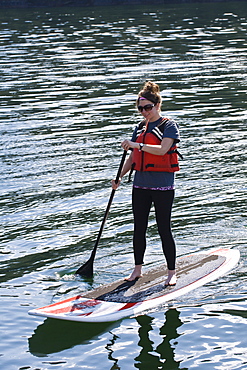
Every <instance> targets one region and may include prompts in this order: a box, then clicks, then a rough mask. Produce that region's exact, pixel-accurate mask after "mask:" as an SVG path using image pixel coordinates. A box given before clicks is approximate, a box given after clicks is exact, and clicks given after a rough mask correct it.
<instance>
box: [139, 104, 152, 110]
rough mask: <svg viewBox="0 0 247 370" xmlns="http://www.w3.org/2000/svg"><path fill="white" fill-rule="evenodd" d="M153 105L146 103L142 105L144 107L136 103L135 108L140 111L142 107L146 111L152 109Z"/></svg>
mask: <svg viewBox="0 0 247 370" xmlns="http://www.w3.org/2000/svg"><path fill="white" fill-rule="evenodd" d="M154 106H155V104H146V105H144V107H143V106H141V105H138V107H137V109H138V110H139V112H142V111H143V109H144V110H145V111H146V112H150V111H151V110H152V109H153V107H154Z"/></svg>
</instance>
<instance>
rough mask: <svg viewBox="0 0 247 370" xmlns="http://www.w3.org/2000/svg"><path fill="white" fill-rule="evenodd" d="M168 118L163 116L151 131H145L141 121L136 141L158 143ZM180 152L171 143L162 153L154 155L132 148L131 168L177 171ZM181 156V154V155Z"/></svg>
mask: <svg viewBox="0 0 247 370" xmlns="http://www.w3.org/2000/svg"><path fill="white" fill-rule="evenodd" d="M167 121H168V118H164V119H163V120H162V121H161V123H160V124H159V125H158V126H156V127H155V128H154V129H153V130H152V131H151V132H148V133H147V132H146V127H145V126H143V123H141V124H140V126H139V128H140V129H139V130H137V138H136V142H137V143H143V144H150V145H160V144H161V141H162V138H163V131H164V125H165V123H166V122H167ZM179 155H180V156H181V154H180V153H179V152H178V150H177V146H176V145H173V146H172V147H171V148H170V150H168V152H167V153H166V154H164V155H154V154H150V153H147V152H144V151H142V150H139V149H134V150H133V154H132V168H133V169H134V170H137V171H155V172H176V171H179V164H178V156H179ZM181 157H182V156H181Z"/></svg>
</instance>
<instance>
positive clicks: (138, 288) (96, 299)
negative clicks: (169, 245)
mask: <svg viewBox="0 0 247 370" xmlns="http://www.w3.org/2000/svg"><path fill="white" fill-rule="evenodd" d="M239 258H240V254H239V251H238V250H233V249H223V248H222V249H214V250H208V251H206V252H198V253H192V254H190V255H187V256H183V257H179V258H178V259H177V277H178V280H177V284H176V285H175V286H173V287H170V286H168V287H167V286H165V285H164V280H165V277H166V269H165V267H164V266H163V265H164V264H163V265H162V266H161V265H160V266H157V267H155V268H153V269H150V270H148V271H147V272H145V273H144V274H143V277H141V278H139V279H137V280H135V281H125V280H120V281H117V282H114V283H112V284H108V285H103V286H100V287H99V288H96V289H94V290H92V291H88V292H85V293H82V294H81V295H77V296H75V297H72V298H68V299H66V300H64V301H61V302H57V303H54V304H51V305H49V306H45V307H41V308H37V309H33V310H30V311H29V312H28V313H29V314H30V315H36V316H44V317H50V318H56V319H62V320H71V321H84V322H107V321H115V320H119V319H122V318H124V317H128V316H132V315H137V314H139V313H141V312H143V311H145V310H147V309H151V308H154V307H157V306H159V305H161V304H163V303H165V302H167V301H169V300H172V299H175V298H177V297H179V296H181V295H182V294H185V293H188V292H190V291H191V290H193V289H195V288H198V287H200V286H202V285H204V284H206V283H208V282H210V281H212V280H215V279H217V278H219V277H220V276H222V275H224V274H225V273H227V272H228V271H230V270H231V269H232V268H233V267H234V266H235V265H236V264H237V263H238V261H239Z"/></svg>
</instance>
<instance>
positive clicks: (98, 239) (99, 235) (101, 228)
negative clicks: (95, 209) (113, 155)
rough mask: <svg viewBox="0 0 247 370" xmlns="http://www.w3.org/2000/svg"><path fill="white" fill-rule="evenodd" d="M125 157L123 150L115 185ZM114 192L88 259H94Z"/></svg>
mask: <svg viewBox="0 0 247 370" xmlns="http://www.w3.org/2000/svg"><path fill="white" fill-rule="evenodd" d="M126 155H127V150H124V152H123V155H122V159H121V162H120V165H119V168H118V172H117V176H116V178H115V183H116V184H117V183H118V181H119V178H120V175H121V171H122V169H123V165H124V162H125V158H126ZM115 192H116V190H115V189H112V191H111V195H110V198H109V201H108V205H107V207H106V210H105V214H104V218H103V220H102V223H101V226H100V230H99V233H98V236H97V239H96V242H95V245H94V248H93V251H92V254H91V257H90V259H91V258H92V260H93V259H94V257H95V253H96V249H97V246H98V244H99V241H100V238H101V235H102V231H103V229H104V226H105V222H106V219H107V217H108V214H109V211H110V207H111V204H112V201H113V198H114V195H115Z"/></svg>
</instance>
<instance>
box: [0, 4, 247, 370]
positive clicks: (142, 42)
mask: <svg viewBox="0 0 247 370" xmlns="http://www.w3.org/2000/svg"><path fill="white" fill-rule="evenodd" d="M246 10H247V5H246V2H239V3H238V2H232V3H231V2H229V3H225V4H223V3H218V4H213V3H211V4H210V5H209V4H202V3H201V4H199V3H198V4H187V5H186V4H183V5H171V4H170V5H166V6H163V5H160V6H155V7H154V6H136V7H111V8H108V7H106V8H86V9H83V8H61V9H52V8H51V9H34V10H18V11H17V10H8V11H7V10H5V11H4V10H2V11H1V15H0V45H1V48H0V57H1V58H0V75H1V79H0V89H1V90H0V91H1V101H0V111H1V116H0V117H1V120H0V140H1V146H0V159H1V182H0V192H1V193H0V194H1V198H0V204H1V214H0V221H1V236H0V237H1V246H0V253H1V269H0V281H1V285H0V287H1V290H0V295H1V301H0V302H1V303H0V312H1V326H2V336H1V343H0V364H1V369H6V370H12V369H13V370H16V369H18V370H24V369H33V370H34V369H36V370H38V369H42V370H52V369H100V370H110V369H111V370H113V369H121V370H130V369H135V368H138V369H142V370H155V369H165V370H173V369H192V368H193V369H200V370H212V369H218V370H223V369H224V370H231V369H247V336H246V330H247V326H246V324H247V320H246V317H247V313H246V308H247V304H246V276H245V275H246V269H247V268H246V244H247V243H246V242H247V240H246V239H247V236H246V188H247V186H246V141H247V140H246V118H247V108H246V85H247V83H246V78H247V72H246V68H247V41H246V31H247V18H246V14H247V12H246ZM146 79H152V80H155V81H157V82H158V83H159V84H160V87H161V91H162V97H163V114H164V115H167V116H169V117H172V118H174V119H176V121H177V122H178V123H179V124H180V129H181V137H182V141H181V145H180V151H181V152H182V154H183V156H184V161H182V162H181V171H180V173H179V174H178V175H177V177H176V200H175V204H174V209H173V219H172V226H173V232H174V236H175V238H176V243H177V253H178V255H184V254H186V253H189V252H195V251H203V250H208V249H209V248H211V247H212V246H215V247H232V248H234V249H239V251H240V253H241V261H240V264H239V265H238V266H237V267H236V268H235V269H234V270H232V271H231V272H230V273H229V274H228V275H226V276H223V277H222V278H220V279H218V280H217V281H214V282H212V283H209V284H207V285H205V286H204V287H202V288H200V289H197V290H195V291H194V292H192V293H190V294H188V295H186V296H184V297H181V299H177V300H176V301H173V302H170V303H169V305H165V306H163V307H159V308H157V309H156V310H153V311H150V312H146V313H145V314H143V315H142V316H139V317H136V318H127V319H125V320H122V321H119V322H114V323H110V324H109V323H108V324H83V323H71V322H63V321H58V320H52V319H49V320H44V319H42V318H36V317H32V316H29V315H28V314H27V312H28V310H30V309H32V308H35V307H39V306H43V305H47V304H49V303H51V302H55V301H58V300H61V299H65V298H67V297H70V296H72V295H75V294H77V293H78V292H82V291H85V290H87V289H92V288H94V287H97V286H99V285H100V284H104V283H107V282H112V281H114V280H116V279H120V278H122V277H123V276H126V275H128V274H129V272H130V271H131V268H132V264H133V259H132V245H131V244H132V213H131V184H128V183H127V182H126V181H125V182H124V183H123V185H122V186H121V188H120V189H119V190H118V191H117V192H116V195H115V198H114V202H113V204H112V207H111V211H110V214H109V217H108V221H107V224H106V226H105V229H104V232H103V235H102V238H101V241H100V245H99V247H98V251H97V255H96V260H95V264H94V267H95V276H94V279H93V281H92V282H87V281H84V280H83V279H80V278H78V277H77V278H75V277H74V275H73V273H74V272H75V271H76V269H77V268H78V267H80V266H81V265H82V264H83V263H84V262H85V261H86V260H87V259H88V258H89V255H90V251H91V250H92V247H93V245H94V242H95V239H96V237H97V234H98V231H99V227H100V223H101V220H102V218H103V215H104V210H105V208H106V205H107V202H108V199H109V195H110V192H111V189H110V179H111V178H113V177H114V176H115V175H116V172H117V168H118V165H119V162H120V158H121V155H122V150H121V147H120V142H121V140H122V139H123V138H126V137H130V135H131V132H132V129H133V127H134V125H135V124H136V122H138V120H139V116H138V113H137V112H136V109H135V97H136V94H137V93H138V91H139V89H140V87H141V86H142V84H143V82H144V81H145V80H146ZM162 259H163V256H162V253H161V247H160V241H159V237H158V236H157V231H156V227H155V222H154V214H153V213H152V214H151V217H150V226H149V230H148V250H147V254H146V265H145V268H148V267H150V266H153V265H155V263H156V262H157V261H159V262H160V261H162Z"/></svg>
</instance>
